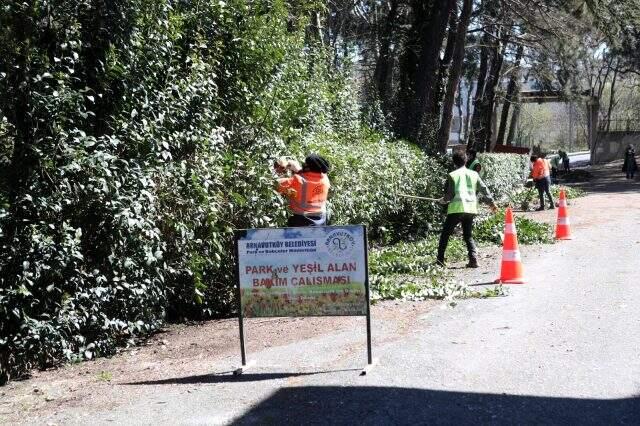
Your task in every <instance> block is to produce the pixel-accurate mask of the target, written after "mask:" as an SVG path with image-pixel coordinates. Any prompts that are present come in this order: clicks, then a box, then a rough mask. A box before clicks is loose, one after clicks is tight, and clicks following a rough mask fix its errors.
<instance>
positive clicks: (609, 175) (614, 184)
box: [569, 161, 640, 193]
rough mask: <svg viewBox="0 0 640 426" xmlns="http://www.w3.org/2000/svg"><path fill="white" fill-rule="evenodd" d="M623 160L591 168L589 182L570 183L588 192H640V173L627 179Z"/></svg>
mask: <svg viewBox="0 0 640 426" xmlns="http://www.w3.org/2000/svg"><path fill="white" fill-rule="evenodd" d="M621 168H622V162H621V161H616V162H613V163H609V164H604V165H600V166H596V167H592V168H590V169H589V172H590V173H591V179H590V181H588V182H576V183H570V184H569V185H570V186H573V187H577V188H582V189H584V190H586V191H588V192H596V193H598V192H611V193H625V192H640V180H639V178H640V175H639V176H636V177H635V179H625V175H624V173H622V170H621Z"/></svg>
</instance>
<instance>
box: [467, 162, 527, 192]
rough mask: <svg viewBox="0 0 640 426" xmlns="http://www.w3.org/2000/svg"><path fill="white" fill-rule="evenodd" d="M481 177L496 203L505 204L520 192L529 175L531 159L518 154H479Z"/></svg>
mask: <svg viewBox="0 0 640 426" xmlns="http://www.w3.org/2000/svg"><path fill="white" fill-rule="evenodd" d="M478 160H479V161H480V163H481V164H482V170H481V173H480V175H481V177H482V179H483V180H484V181H485V183H486V184H487V186H488V187H489V189H490V190H491V192H492V193H493V195H494V197H495V198H496V201H500V202H504V201H507V200H508V199H509V197H510V196H511V195H513V194H515V193H516V192H517V191H518V190H520V189H521V188H522V187H523V185H524V183H525V181H526V178H527V176H528V174H529V157H527V156H526V155H516V154H478Z"/></svg>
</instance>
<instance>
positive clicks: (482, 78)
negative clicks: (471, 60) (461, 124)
mask: <svg viewBox="0 0 640 426" xmlns="http://www.w3.org/2000/svg"><path fill="white" fill-rule="evenodd" d="M488 44H489V36H488V35H487V34H485V35H484V37H482V47H481V48H480V70H479V71H478V81H477V83H476V93H475V96H474V97H473V117H472V118H471V131H470V134H469V136H470V137H469V139H468V140H467V148H477V147H478V142H479V139H478V138H479V137H480V134H479V132H480V126H481V125H482V121H481V119H480V117H481V116H482V99H483V98H484V88H485V83H486V80H487V71H488V69H489V47H488V46H487V45H488Z"/></svg>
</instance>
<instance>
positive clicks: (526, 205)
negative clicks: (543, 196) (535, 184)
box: [509, 185, 586, 211]
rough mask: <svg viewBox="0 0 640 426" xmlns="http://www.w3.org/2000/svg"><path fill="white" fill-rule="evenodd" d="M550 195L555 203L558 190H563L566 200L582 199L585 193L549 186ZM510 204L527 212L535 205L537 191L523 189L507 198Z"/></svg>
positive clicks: (573, 189)
mask: <svg viewBox="0 0 640 426" xmlns="http://www.w3.org/2000/svg"><path fill="white" fill-rule="evenodd" d="M550 189H551V195H553V198H554V199H555V200H556V201H557V200H558V199H559V198H560V190H561V189H564V190H565V194H566V196H567V200H572V199H574V198H579V197H583V196H585V195H586V192H585V191H583V190H582V189H580V188H572V187H568V186H560V185H551V188H550ZM509 200H510V204H511V205H512V206H514V207H517V208H519V209H521V210H524V211H529V210H531V208H532V207H533V206H534V205H537V200H538V191H537V190H536V189H535V188H523V189H522V191H520V192H518V193H516V194H514V195H512V196H510V197H509Z"/></svg>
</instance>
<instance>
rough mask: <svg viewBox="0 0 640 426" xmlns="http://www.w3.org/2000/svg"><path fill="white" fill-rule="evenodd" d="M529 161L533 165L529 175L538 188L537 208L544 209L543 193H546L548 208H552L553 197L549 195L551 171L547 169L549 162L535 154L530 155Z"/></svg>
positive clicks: (553, 206)
mask: <svg viewBox="0 0 640 426" xmlns="http://www.w3.org/2000/svg"><path fill="white" fill-rule="evenodd" d="M531 163H532V164H533V167H532V169H531V177H532V178H533V182H534V183H535V186H536V189H537V190H538V196H539V198H540V207H539V208H538V209H537V210H538V211H541V210H544V195H545V194H546V195H547V198H548V200H549V209H554V208H555V204H554V202H553V197H552V196H551V191H550V186H551V171H550V170H549V169H550V167H549V162H548V161H547V160H545V159H544V158H540V157H538V156H537V155H532V156H531Z"/></svg>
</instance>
